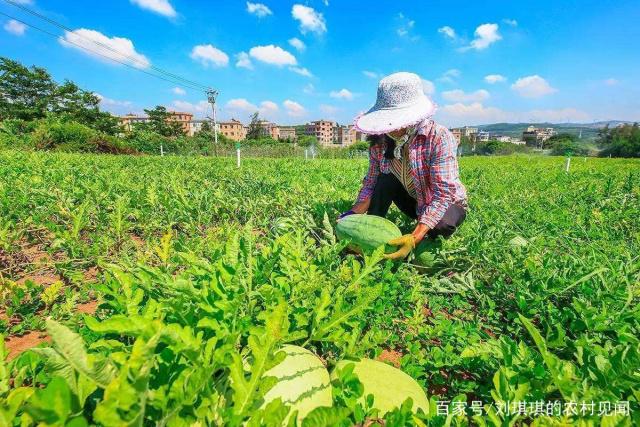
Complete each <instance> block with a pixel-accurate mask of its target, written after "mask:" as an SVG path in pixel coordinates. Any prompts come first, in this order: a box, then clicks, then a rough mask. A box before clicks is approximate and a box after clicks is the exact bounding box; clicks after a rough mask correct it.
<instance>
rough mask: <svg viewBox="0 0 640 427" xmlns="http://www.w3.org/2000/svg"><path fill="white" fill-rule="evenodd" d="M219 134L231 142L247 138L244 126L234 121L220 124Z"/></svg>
mask: <svg viewBox="0 0 640 427" xmlns="http://www.w3.org/2000/svg"><path fill="white" fill-rule="evenodd" d="M220 133H221V134H222V135H224V136H225V137H227V138H229V139H231V140H232V141H242V140H243V139H245V138H246V137H247V131H246V128H245V126H243V124H242V123H240V121H239V120H236V119H231V120H230V121H228V122H220Z"/></svg>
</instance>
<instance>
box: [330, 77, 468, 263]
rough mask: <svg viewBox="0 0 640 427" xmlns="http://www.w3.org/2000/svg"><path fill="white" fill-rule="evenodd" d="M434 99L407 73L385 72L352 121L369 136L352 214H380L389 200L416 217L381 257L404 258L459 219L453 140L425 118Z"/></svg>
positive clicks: (461, 203) (460, 192)
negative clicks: (370, 101) (365, 167)
mask: <svg viewBox="0 0 640 427" xmlns="http://www.w3.org/2000/svg"><path fill="white" fill-rule="evenodd" d="M434 111H435V105H434V103H433V102H432V101H431V100H430V99H429V98H428V97H427V96H426V95H425V94H424V92H423V90H422V80H421V79H420V77H419V76H417V75H416V74H413V73H395V74H391V75H389V76H387V77H385V78H383V79H382V80H380V83H379V84H378V97H377V99H376V103H375V105H374V106H373V107H372V108H371V109H370V110H369V111H367V112H366V113H365V114H363V115H361V116H359V117H357V118H356V120H355V127H356V129H357V130H359V131H360V132H362V133H365V134H369V137H368V140H369V143H370V148H369V171H368V172H367V175H366V176H365V177H364V180H363V181H362V189H361V190H360V193H359V195H358V199H357V201H356V204H355V205H353V207H352V208H351V210H349V211H347V212H345V213H343V214H342V215H340V216H339V217H338V220H340V219H342V218H344V217H345V216H347V215H351V214H354V213H357V214H363V213H365V212H366V213H368V214H369V215H378V216H381V217H384V216H386V215H387V212H388V211H389V207H390V206H391V202H393V203H395V204H396V206H397V207H398V208H399V209H400V210H401V211H402V212H404V213H405V214H406V215H407V216H409V217H411V218H413V219H417V220H418V224H417V225H416V228H415V230H413V233H411V234H407V235H404V236H402V237H400V238H398V239H394V240H392V241H390V242H389V244H391V245H393V246H397V247H398V250H397V251H396V252H394V253H391V254H388V255H387V258H390V259H402V258H405V257H406V256H407V255H408V254H409V253H410V252H411V250H413V249H414V248H415V246H416V245H417V244H418V243H420V241H422V239H424V238H425V236H428V237H430V238H435V237H437V236H443V237H449V236H450V235H451V234H453V232H454V231H455V230H456V228H457V227H458V226H460V224H462V222H463V221H464V219H465V216H466V209H467V201H466V200H467V195H466V190H465V188H464V185H463V184H462V182H460V175H459V171H458V161H457V159H456V152H457V148H458V143H457V142H456V139H455V137H454V136H453V134H451V132H449V130H448V129H447V128H446V127H444V126H441V125H439V124H437V123H436V122H434V121H433V120H432V119H431V117H432V116H433V113H434Z"/></svg>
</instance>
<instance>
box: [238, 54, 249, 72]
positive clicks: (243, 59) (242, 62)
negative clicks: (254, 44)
mask: <svg viewBox="0 0 640 427" xmlns="http://www.w3.org/2000/svg"><path fill="white" fill-rule="evenodd" d="M236 60H237V61H236V67H239V68H246V69H248V70H253V63H252V62H251V58H249V54H248V53H247V52H240V53H239V54H237V55H236Z"/></svg>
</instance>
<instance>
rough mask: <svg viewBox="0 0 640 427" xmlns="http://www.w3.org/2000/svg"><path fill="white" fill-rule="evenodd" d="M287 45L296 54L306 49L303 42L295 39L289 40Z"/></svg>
mask: <svg viewBox="0 0 640 427" xmlns="http://www.w3.org/2000/svg"><path fill="white" fill-rule="evenodd" d="M289 44H290V45H291V46H293V47H294V48H295V49H296V50H297V51H298V52H303V51H304V50H305V49H306V48H307V45H305V44H304V42H303V41H302V40H300V39H299V38H297V37H294V38H291V39H289Z"/></svg>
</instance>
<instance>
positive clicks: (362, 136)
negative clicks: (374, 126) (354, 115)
mask: <svg viewBox="0 0 640 427" xmlns="http://www.w3.org/2000/svg"><path fill="white" fill-rule="evenodd" d="M366 140H367V134H366V133H362V132H360V131H359V130H357V131H356V142H360V141H366Z"/></svg>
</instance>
